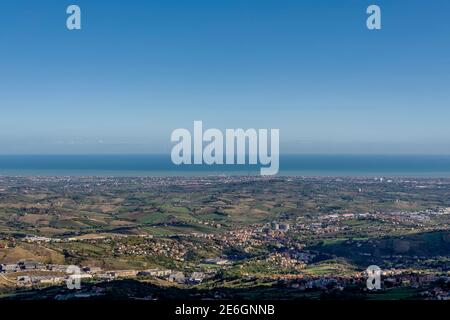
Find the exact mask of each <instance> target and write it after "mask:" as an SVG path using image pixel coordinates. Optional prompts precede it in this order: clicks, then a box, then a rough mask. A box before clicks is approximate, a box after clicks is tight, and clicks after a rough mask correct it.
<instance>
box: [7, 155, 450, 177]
mask: <svg viewBox="0 0 450 320" xmlns="http://www.w3.org/2000/svg"><path fill="white" fill-rule="evenodd" d="M259 169H260V166H259V165H213V166H208V165H181V166H176V165H174V164H172V162H171V159H170V155H2V156H0V175H2V176H192V175H202V176H204V175H258V174H259ZM279 175H287V176H361V177H370V176H392V177H442V178H448V177H450V155H442V156H437V155H283V156H281V157H280V172H279Z"/></svg>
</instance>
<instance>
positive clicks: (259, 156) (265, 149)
mask: <svg viewBox="0 0 450 320" xmlns="http://www.w3.org/2000/svg"><path fill="white" fill-rule="evenodd" d="M269 135H270V137H269ZM279 140H280V130H279V129H270V130H268V129H258V130H256V129H247V130H244V129H226V130H225V134H224V133H222V131H220V130H219V129H214V128H212V129H208V130H206V131H205V132H203V122H202V121H194V133H193V135H191V132H190V131H189V130H187V129H176V130H174V131H173V132H172V135H171V141H172V142H177V144H176V145H175V146H174V147H173V148H172V152H171V158H172V162H173V163H174V164H176V165H182V164H184V165H191V164H196V165H200V164H207V165H213V164H216V165H223V164H227V165H233V164H251V165H257V164H259V165H261V166H262V167H261V169H260V173H261V175H275V174H277V173H278V170H279V166H280V160H279V153H280V141H279ZM269 150H270V152H269ZM247 160H248V162H247Z"/></svg>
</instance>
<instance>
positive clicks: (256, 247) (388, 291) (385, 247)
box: [0, 176, 450, 300]
mask: <svg viewBox="0 0 450 320" xmlns="http://www.w3.org/2000/svg"><path fill="white" fill-rule="evenodd" d="M449 189H450V180H446V179H410V178H408V179H406V178H383V177H379V178H314V177H311V178H303V177H276V178H275V177H257V176H214V177H184V178H180V177H165V178H156V177H155V178H147V177H142V178H139V177H134V178H126V177H124V178H112V177H102V178H100V177H99V178H90V177H60V178H55V177H29V178H20V177H1V178H0V221H1V223H0V225H1V229H0V264H1V266H0V297H2V298H4V299H9V298H20V299H45V298H55V299H56V298H57V299H83V298H89V297H98V298H114V297H115V298H118V297H120V298H127V299H138V300H139V299H151V300H154V299H172V298H174V299H176V298H177V297H180V296H185V295H186V294H187V295H191V296H192V297H193V298H196V297H199V298H205V299H223V298H226V299H229V298H231V299H232V298H243V299H245V298H249V299H250V298H263V297H271V298H274V299H277V298H280V296H279V295H280V294H283V295H284V296H283V298H287V299H295V298H302V299H317V298H327V297H329V298H332V297H335V298H336V297H337V298H352V297H358V298H363V299H384V298H387V297H393V298H405V299H406V298H414V299H436V300H447V299H449V291H450V290H449V287H450V233H449V229H450V199H448V197H447V196H446V194H447V193H448V190H449ZM370 265H376V266H379V267H380V268H381V270H382V273H381V274H382V277H381V284H382V285H381V289H380V290H374V291H370V290H368V289H367V286H366V281H367V273H366V269H367V267H369V266H370ZM73 266H75V267H77V268H79V270H80V273H79V274H78V275H77V277H78V278H79V279H80V280H81V289H79V290H70V289H68V288H67V286H66V284H67V282H68V281H70V280H71V279H72V278H73V276H74V275H73V274H70V273H68V272H67V270H68V268H69V267H73ZM280 288H283V290H279V289H280Z"/></svg>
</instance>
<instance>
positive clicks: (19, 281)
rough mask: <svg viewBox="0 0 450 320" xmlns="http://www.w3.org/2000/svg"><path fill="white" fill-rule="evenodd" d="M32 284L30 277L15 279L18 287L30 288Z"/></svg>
mask: <svg viewBox="0 0 450 320" xmlns="http://www.w3.org/2000/svg"><path fill="white" fill-rule="evenodd" d="M31 284H32V282H31V277H30V276H20V277H17V285H18V286H30V285H31Z"/></svg>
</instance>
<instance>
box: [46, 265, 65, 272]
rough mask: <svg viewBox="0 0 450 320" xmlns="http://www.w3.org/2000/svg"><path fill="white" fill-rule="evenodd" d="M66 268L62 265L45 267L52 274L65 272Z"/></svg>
mask: <svg viewBox="0 0 450 320" xmlns="http://www.w3.org/2000/svg"><path fill="white" fill-rule="evenodd" d="M68 267H69V266H66V265H63V264H50V265H48V266H47V269H48V270H50V271H54V272H67V268H68Z"/></svg>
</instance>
